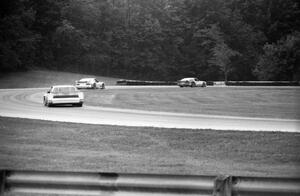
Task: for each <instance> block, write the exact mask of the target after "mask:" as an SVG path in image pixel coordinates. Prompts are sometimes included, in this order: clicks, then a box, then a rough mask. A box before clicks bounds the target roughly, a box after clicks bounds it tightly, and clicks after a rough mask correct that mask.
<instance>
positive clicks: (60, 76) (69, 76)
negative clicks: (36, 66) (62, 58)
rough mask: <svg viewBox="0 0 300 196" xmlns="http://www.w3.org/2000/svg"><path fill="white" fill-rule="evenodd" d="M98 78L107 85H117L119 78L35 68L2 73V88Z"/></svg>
mask: <svg viewBox="0 0 300 196" xmlns="http://www.w3.org/2000/svg"><path fill="white" fill-rule="evenodd" d="M90 77H92V78H97V79H98V80H99V81H103V82H105V84H106V85H115V84H116V81H117V80H118V79H117V78H109V77H103V76H96V75H87V74H76V73H69V72H59V71H48V70H33V71H27V72H15V73H9V74H0V88H39V87H50V86H52V85H62V84H70V85H74V84H75V81H76V80H80V79H81V78H90Z"/></svg>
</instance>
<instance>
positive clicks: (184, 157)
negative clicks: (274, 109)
mask: <svg viewBox="0 0 300 196" xmlns="http://www.w3.org/2000/svg"><path fill="white" fill-rule="evenodd" d="M299 152H300V134H299V133H280V132H235V131H216V130H186V129H162V128H151V127H148V128H141V127H121V126H102V125H83V124H74V123H60V122H49V121H40V120H26V119H14V118H4V117H1V118H0V169H18V170H24V169H26V170H47V171H93V172H119V173H120V172H128V173H164V174H198V175H217V174H230V175H243V176H244V175H247V176H248V175H250V176H277V177H283V176H298V177H299V176H300V153H299Z"/></svg>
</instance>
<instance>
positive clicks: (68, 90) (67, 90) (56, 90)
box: [52, 86, 76, 94]
mask: <svg viewBox="0 0 300 196" xmlns="http://www.w3.org/2000/svg"><path fill="white" fill-rule="evenodd" d="M75 92H76V88H75V87H71V86H70V87H55V88H53V89H52V93H55V94H60V93H62V94H70V93H75Z"/></svg>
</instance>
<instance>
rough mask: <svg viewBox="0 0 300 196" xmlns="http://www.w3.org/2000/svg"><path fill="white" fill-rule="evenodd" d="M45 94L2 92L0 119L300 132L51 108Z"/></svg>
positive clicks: (210, 118) (185, 117) (256, 123)
mask: <svg viewBox="0 0 300 196" xmlns="http://www.w3.org/2000/svg"><path fill="white" fill-rule="evenodd" d="M108 88H126V87H108ZM130 88H133V87H130ZM160 88H162V87H160ZM44 92H45V89H42V88H39V89H2V90H0V116H6V117H19V118H30V119H40V120H51V121H62V122H74V123H88V124H109V125H124V126H149V127H165V128H188V129H220V130H239V131H242V130H252V131H284V132H300V120H295V119H270V118H244V117H232V116H214V115H200V114H184V113H170V112H150V111H141V110H126V109H113V108H103V107H92V106H87V105H85V106H83V107H82V108H76V107H52V108H47V107H44V106H43V105H42V96H43V93H44Z"/></svg>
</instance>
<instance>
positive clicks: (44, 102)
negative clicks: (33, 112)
mask: <svg viewBox="0 0 300 196" xmlns="http://www.w3.org/2000/svg"><path fill="white" fill-rule="evenodd" d="M43 104H44V106H47V101H46V98H45V97H44V99H43Z"/></svg>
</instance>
